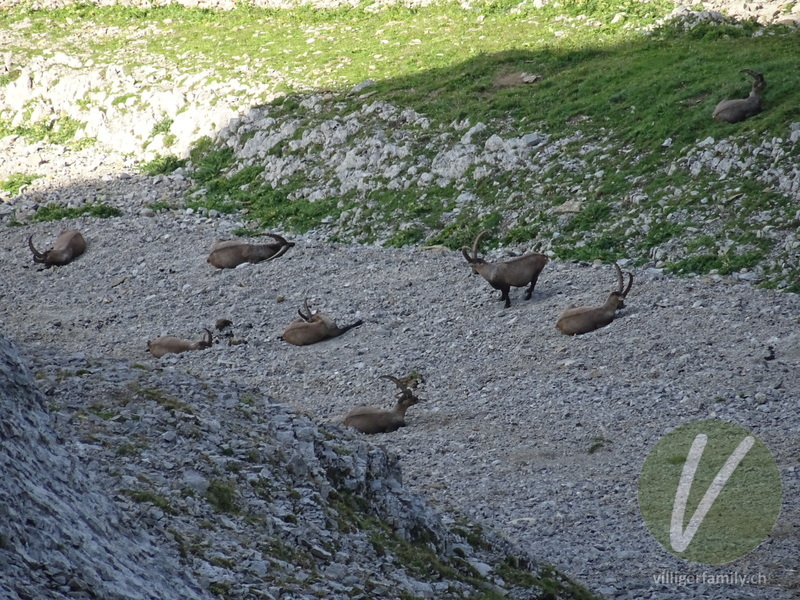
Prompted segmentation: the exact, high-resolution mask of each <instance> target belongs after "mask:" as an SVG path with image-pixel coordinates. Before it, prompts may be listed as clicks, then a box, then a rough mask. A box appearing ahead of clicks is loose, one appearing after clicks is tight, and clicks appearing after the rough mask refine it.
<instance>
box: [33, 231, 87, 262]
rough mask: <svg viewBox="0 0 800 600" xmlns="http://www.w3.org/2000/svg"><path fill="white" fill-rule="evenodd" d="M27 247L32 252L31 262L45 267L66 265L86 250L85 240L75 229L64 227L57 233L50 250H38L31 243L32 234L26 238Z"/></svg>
mask: <svg viewBox="0 0 800 600" xmlns="http://www.w3.org/2000/svg"><path fill="white" fill-rule="evenodd" d="M28 247H29V248H30V249H31V252H33V262H35V263H39V264H43V265H44V266H46V267H50V266H53V265H66V264H67V263H69V262H72V261H73V260H74V259H75V258H77V257H78V256H80V255H81V254H83V253H84V252H85V251H86V240H84V239H83V236H82V235H81V232H80V231H78V230H76V229H66V230H64V231H62V232H61V233H59V234H58V237H57V238H56V241H55V243H54V244H53V247H52V248H50V250H45V251H44V252H39V251H38V250H37V249H36V248H35V247H34V245H33V236H30V237H29V238H28Z"/></svg>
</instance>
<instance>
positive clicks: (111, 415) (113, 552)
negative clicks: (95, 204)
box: [0, 338, 583, 600]
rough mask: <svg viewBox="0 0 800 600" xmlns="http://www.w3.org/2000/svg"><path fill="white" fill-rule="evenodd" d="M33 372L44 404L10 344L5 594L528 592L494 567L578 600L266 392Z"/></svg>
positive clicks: (129, 375) (0, 354)
mask: <svg viewBox="0 0 800 600" xmlns="http://www.w3.org/2000/svg"><path fill="white" fill-rule="evenodd" d="M32 364H33V368H34V369H35V370H36V377H37V380H38V385H39V386H40V387H41V388H42V389H43V390H44V393H42V392H41V391H39V389H38V388H37V384H36V383H34V381H33V379H32V377H31V374H30V373H29V372H28V370H27V369H26V368H25V367H24V366H23V364H22V359H21V358H20V356H19V354H18V352H17V350H16V349H15V348H14V347H13V346H12V345H11V344H10V342H9V341H8V340H6V339H5V338H0V406H1V407H2V413H3V415H4V419H3V422H2V425H0V427H2V436H3V446H2V452H0V465H1V466H2V471H3V478H2V480H0V506H3V511H4V514H3V517H4V518H3V520H2V523H1V524H0V540H2V544H0V568H2V571H3V582H2V584H0V591H3V592H4V593H5V594H6V595H5V596H4V597H9V596H10V597H12V598H13V597H19V598H36V599H37V600H38V599H47V598H54V599H55V598H66V597H71V598H94V597H102V598H109V599H133V598H159V597H163V598H167V597H168V598H188V599H195V598H197V599H199V598H213V597H215V595H223V596H225V597H228V598H273V597H274V598H278V597H284V598H306V597H308V598H312V597H325V598H352V597H369V598H384V597H386V598H389V597H394V593H395V590H397V589H401V590H404V591H405V593H407V594H408V595H410V596H414V597H422V598H434V597H435V598H461V597H466V596H470V595H473V594H475V593H478V592H479V591H487V590H493V591H500V590H503V593H505V594H509V595H510V597H512V598H526V597H529V595H530V594H531V593H533V591H534V589H535V586H534V588H533V589H531V588H530V587H529V586H528V587H526V589H522V588H519V587H518V584H517V583H516V582H515V581H514V580H513V579H509V580H507V581H506V580H504V579H502V578H501V577H500V576H498V575H497V574H496V573H495V569H497V568H499V567H502V568H503V569H504V576H505V577H508V574H509V573H511V574H513V573H519V574H521V576H524V577H528V578H529V579H530V578H533V577H541V578H542V580H543V584H544V580H545V579H546V581H547V585H555V586H556V587H557V588H559V589H561V591H562V593H563V594H564V597H565V598H569V597H579V596H580V594H582V593H583V592H581V591H580V589H579V588H578V587H576V586H574V585H573V584H571V583H570V582H569V581H567V580H566V579H564V578H562V577H561V576H559V575H557V574H555V573H553V572H552V571H544V570H542V568H541V567H539V566H537V564H536V563H535V562H534V561H533V560H532V559H531V558H530V557H528V556H527V555H526V554H525V553H524V552H522V551H520V550H518V549H515V548H514V547H512V546H511V544H509V543H508V542H505V541H503V540H501V539H499V538H497V537H495V536H493V535H491V534H482V533H480V532H478V531H477V530H476V529H475V527H476V526H474V525H470V524H469V523H468V522H467V521H466V520H464V521H463V522H461V523H459V524H458V527H454V525H453V520H452V518H450V517H448V520H449V522H450V525H447V524H445V520H444V519H443V518H442V516H441V515H440V514H439V513H436V512H434V511H433V510H432V509H431V508H430V507H429V506H427V505H426V504H425V503H424V501H423V500H422V498H421V497H419V496H417V495H415V494H412V493H410V492H408V491H407V490H406V489H405V488H404V486H403V484H402V480H401V476H400V470H399V467H398V463H397V459H396V457H393V456H392V455H390V454H387V453H386V452H385V451H383V450H381V449H380V448H378V447H376V446H374V445H372V444H371V443H370V442H369V441H368V440H365V439H363V438H359V437H356V436H348V435H347V434H345V433H344V431H343V430H342V429H340V428H338V427H333V428H330V429H326V427H325V426H324V425H323V426H321V427H320V426H318V425H316V424H314V423H313V422H312V421H311V420H310V419H309V418H307V417H304V416H301V415H298V414H296V413H294V412H293V411H292V410H291V409H290V408H289V407H287V406H285V405H281V404H278V403H275V402H274V401H272V400H271V399H269V398H268V397H264V396H262V395H261V394H260V393H259V392H258V391H256V390H252V389H251V390H243V389H241V388H239V387H238V386H236V385H235V384H228V385H221V384H219V383H214V382H208V381H206V382H204V381H200V380H197V379H196V378H194V377H192V376H190V375H185V374H179V373H176V372H171V370H170V371H167V372H160V371H150V370H149V369H146V368H144V367H143V365H134V366H129V365H127V364H125V363H120V362H117V361H109V362H105V361H101V362H100V363H97V362H95V361H87V359H86V357H85V355H82V354H79V355H72V356H65V357H63V358H60V359H59V358H52V357H47V356H34V357H33V358H32ZM76 367H77V369H76ZM476 540H479V541H478V542H476ZM490 565H494V566H490ZM484 568H485V571H483V572H481V570H482V569H484Z"/></svg>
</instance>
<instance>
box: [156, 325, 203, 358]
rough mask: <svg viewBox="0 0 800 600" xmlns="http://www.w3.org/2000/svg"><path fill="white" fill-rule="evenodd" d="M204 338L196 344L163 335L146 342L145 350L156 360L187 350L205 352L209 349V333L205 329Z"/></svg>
mask: <svg viewBox="0 0 800 600" xmlns="http://www.w3.org/2000/svg"><path fill="white" fill-rule="evenodd" d="M205 332H206V337H204V338H203V339H202V340H198V341H196V342H191V341H189V340H184V339H181V338H178V337H175V336H172V335H165V336H163V337H160V338H156V339H154V340H151V341H149V342H147V349H148V350H149V351H150V354H152V355H153V356H155V357H156V358H161V357H162V356H164V355H165V354H180V353H181V352H188V351H189V350H205V349H206V348H210V347H211V343H212V340H211V331H210V330H208V329H206V330H205Z"/></svg>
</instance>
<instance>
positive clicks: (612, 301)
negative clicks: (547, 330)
mask: <svg viewBox="0 0 800 600" xmlns="http://www.w3.org/2000/svg"><path fill="white" fill-rule="evenodd" d="M614 268H615V269H616V271H617V289H616V290H614V291H613V292H611V294H610V295H609V296H608V299H607V300H606V302H605V304H603V305H601V306H580V307H570V308H568V309H566V310H565V311H564V312H562V313H561V315H560V316H559V317H558V321H557V322H556V327H557V328H558V330H559V331H560V332H561V333H563V334H564V335H579V334H581V333H589V332H590V331H594V330H595V329H600V328H601V327H605V326H606V325H608V324H609V323H611V321H613V320H614V316H615V315H616V313H617V310H619V309H620V308H625V296H627V295H628V292H629V291H630V290H631V286H632V285H633V274H632V273H628V277H629V278H630V279H628V287H626V288H625V291H623V290H622V269H620V268H619V265H618V264H617V263H614Z"/></svg>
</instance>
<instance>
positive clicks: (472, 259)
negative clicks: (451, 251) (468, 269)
mask: <svg viewBox="0 0 800 600" xmlns="http://www.w3.org/2000/svg"><path fill="white" fill-rule="evenodd" d="M487 233H489V232H488V231H486V230H485V229H484V230H483V231H481V232H480V233H479V234H478V235H477V236H475V241H474V242H472V256H470V254H469V249H468V248H467V247H466V246H463V247H462V248H461V254H463V255H464V258H465V259H466V261H467V262H468V263H469V264H470V265H471V266H472V272H473V273H479V272H480V271H479V267H478V265H485V264H486V260H485V259H483V258H480V257H479V256H478V244H479V243H480V241H481V238H482V237H483V236H484V235H486V234H487Z"/></svg>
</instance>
